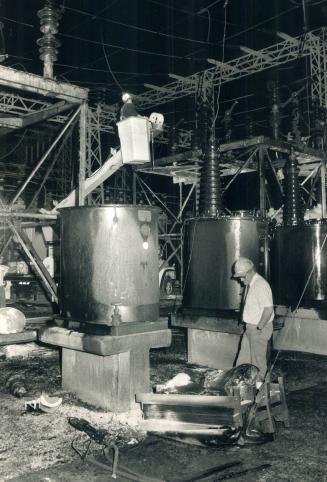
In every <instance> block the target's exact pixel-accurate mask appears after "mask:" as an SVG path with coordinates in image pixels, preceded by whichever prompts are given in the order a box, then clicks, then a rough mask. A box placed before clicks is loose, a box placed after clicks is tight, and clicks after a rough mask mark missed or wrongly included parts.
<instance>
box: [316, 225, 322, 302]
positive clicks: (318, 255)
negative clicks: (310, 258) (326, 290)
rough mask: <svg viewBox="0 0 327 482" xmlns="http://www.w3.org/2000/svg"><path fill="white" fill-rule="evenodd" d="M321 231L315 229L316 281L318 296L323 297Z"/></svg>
mask: <svg viewBox="0 0 327 482" xmlns="http://www.w3.org/2000/svg"><path fill="white" fill-rule="evenodd" d="M319 234H320V232H319V230H318V229H317V228H316V229H315V238H316V242H315V251H316V253H315V268H316V283H317V291H318V293H317V296H318V298H321V296H322V289H321V288H322V287H321V278H322V273H321V246H320V236H319Z"/></svg>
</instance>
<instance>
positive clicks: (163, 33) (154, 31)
mask: <svg viewBox="0 0 327 482" xmlns="http://www.w3.org/2000/svg"><path fill="white" fill-rule="evenodd" d="M67 10H71V11H73V12H77V13H80V14H84V15H87V16H89V17H91V18H90V19H94V18H98V19H99V20H103V21H104V22H107V23H111V24H113V25H120V26H122V27H126V28H130V29H133V30H138V31H140V32H146V33H150V34H153V35H156V36H159V37H160V36H163V37H169V38H174V39H177V40H183V41H185V42H192V43H201V44H211V45H216V44H215V43H214V42H209V41H208V40H207V41H205V40H197V39H192V38H188V37H181V36H179V35H173V34H171V33H165V32H160V31H158V30H152V29H149V28H145V27H139V26H137V25H132V24H129V23H125V22H120V21H118V20H112V19H109V18H105V17H99V16H98V15H96V16H94V15H93V14H91V13H89V12H85V11H82V10H78V9H75V8H67Z"/></svg>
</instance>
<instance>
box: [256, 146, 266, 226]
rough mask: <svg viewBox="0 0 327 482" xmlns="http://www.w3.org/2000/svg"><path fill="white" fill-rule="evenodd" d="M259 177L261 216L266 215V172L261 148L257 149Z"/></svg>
mask: <svg viewBox="0 0 327 482" xmlns="http://www.w3.org/2000/svg"><path fill="white" fill-rule="evenodd" d="M258 163H259V179H260V213H261V216H262V217H265V215H266V174H265V154H264V150H263V149H259V154H258Z"/></svg>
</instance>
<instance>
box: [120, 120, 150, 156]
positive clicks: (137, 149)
mask: <svg viewBox="0 0 327 482" xmlns="http://www.w3.org/2000/svg"><path fill="white" fill-rule="evenodd" d="M117 126H118V134H119V138H120V147H121V153H122V158H123V164H143V163H145V162H149V161H150V160H151V154H150V127H151V125H150V121H149V120H148V119H146V118H143V117H128V119H124V120H122V121H120V122H117Z"/></svg>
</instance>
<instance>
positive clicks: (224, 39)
mask: <svg viewBox="0 0 327 482" xmlns="http://www.w3.org/2000/svg"><path fill="white" fill-rule="evenodd" d="M228 2H229V0H225V3H224V18H225V23H224V32H223V39H222V44H223V47H222V59H221V62H222V63H224V62H225V41H226V27H227V6H228ZM221 83H222V75H221V74H220V78H219V84H218V93H217V100H216V103H215V96H214V95H213V99H212V102H214V103H215V104H216V112H215V113H214V118H213V122H212V126H211V130H212V135H213V136H215V128H216V122H217V118H218V115H219V101H220V92H221Z"/></svg>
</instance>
